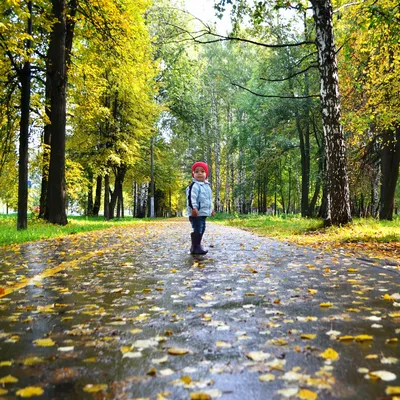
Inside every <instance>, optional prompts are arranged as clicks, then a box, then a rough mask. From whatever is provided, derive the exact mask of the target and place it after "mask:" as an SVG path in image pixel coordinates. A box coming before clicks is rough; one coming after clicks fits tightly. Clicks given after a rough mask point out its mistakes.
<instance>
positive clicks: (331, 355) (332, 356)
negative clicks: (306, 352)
mask: <svg viewBox="0 0 400 400" xmlns="http://www.w3.org/2000/svg"><path fill="white" fill-rule="evenodd" d="M319 356H320V357H322V358H325V360H333V361H335V360H337V359H338V358H339V354H338V353H337V352H336V351H335V350H333V349H331V348H328V349H326V350H325V351H324V352H323V353H320V354H319Z"/></svg>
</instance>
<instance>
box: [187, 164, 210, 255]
mask: <svg viewBox="0 0 400 400" xmlns="http://www.w3.org/2000/svg"><path fill="white" fill-rule="evenodd" d="M192 176H193V182H192V183H191V184H190V185H189V186H188V187H187V188H186V199H187V211H188V215H189V221H190V223H191V224H192V228H193V232H192V233H191V238H192V247H191V248H190V253H191V254H206V253H207V252H208V250H204V249H203V247H202V246H201V240H202V238H203V234H204V231H205V230H206V218H207V217H209V216H211V215H214V210H213V207H212V199H211V196H212V193H211V187H210V184H209V183H208V181H207V177H208V165H207V164H206V163H204V162H200V161H199V162H196V163H194V164H193V165H192Z"/></svg>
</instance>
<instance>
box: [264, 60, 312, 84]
mask: <svg viewBox="0 0 400 400" xmlns="http://www.w3.org/2000/svg"><path fill="white" fill-rule="evenodd" d="M311 68H318V65H315V64H313V65H309V66H308V67H307V68H305V69H303V70H302V71H298V72H296V73H295V74H293V75H290V76H287V77H285V78H281V79H267V78H260V79H261V80H262V81H266V82H284V81H288V80H289V79H292V78H294V77H295V76H297V75H301V74H303V73H304V72H307V71H308V70H309V69H311Z"/></svg>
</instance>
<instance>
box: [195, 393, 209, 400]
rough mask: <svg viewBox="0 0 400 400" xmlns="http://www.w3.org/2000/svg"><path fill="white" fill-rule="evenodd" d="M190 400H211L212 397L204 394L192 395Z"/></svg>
mask: <svg viewBox="0 0 400 400" xmlns="http://www.w3.org/2000/svg"><path fill="white" fill-rule="evenodd" d="M190 400H211V396H210V395H209V394H207V393H203V392H193V393H190Z"/></svg>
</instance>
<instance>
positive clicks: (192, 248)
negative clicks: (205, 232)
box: [190, 232, 196, 254]
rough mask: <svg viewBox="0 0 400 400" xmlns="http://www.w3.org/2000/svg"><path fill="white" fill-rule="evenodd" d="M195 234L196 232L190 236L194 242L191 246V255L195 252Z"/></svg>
mask: <svg viewBox="0 0 400 400" xmlns="http://www.w3.org/2000/svg"><path fill="white" fill-rule="evenodd" d="M194 235H195V233H194V232H192V233H191V234H190V239H191V240H192V245H191V246H190V254H193V250H194V246H195V241H196V240H195V236H194Z"/></svg>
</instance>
